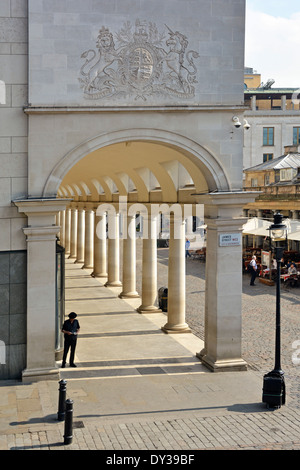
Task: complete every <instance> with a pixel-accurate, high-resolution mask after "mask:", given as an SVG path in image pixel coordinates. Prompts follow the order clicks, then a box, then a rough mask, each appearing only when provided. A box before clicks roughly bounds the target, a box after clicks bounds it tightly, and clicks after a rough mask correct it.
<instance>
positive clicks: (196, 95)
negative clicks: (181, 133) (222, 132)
mask: <svg viewBox="0 0 300 470" xmlns="http://www.w3.org/2000/svg"><path fill="white" fill-rule="evenodd" d="M244 14H245V0H235V1H234V2H233V1H231V0H222V1H220V0H197V1H195V0H163V1H161V0H74V1H72V2H70V1H67V0H59V1H54V0H52V1H49V2H47V1H44V2H43V1H36V0H29V19H30V21H29V40H30V57H29V64H30V79H31V83H30V95H29V102H30V103H31V104H32V105H35V106H40V105H44V106H45V105H47V106H53V105H60V106H61V105H68V106H79V105H80V106H111V105H113V106H115V105H123V106H129V105H132V106H140V105H145V106H153V105H159V106H164V105H166V106H168V105H170V106H173V105H175V104H176V105H179V106H180V105H184V106H186V105H194V106H198V105H203V104H204V105H211V104H227V105H228V104H242V103H243V100H244V98H243V75H244Z"/></svg>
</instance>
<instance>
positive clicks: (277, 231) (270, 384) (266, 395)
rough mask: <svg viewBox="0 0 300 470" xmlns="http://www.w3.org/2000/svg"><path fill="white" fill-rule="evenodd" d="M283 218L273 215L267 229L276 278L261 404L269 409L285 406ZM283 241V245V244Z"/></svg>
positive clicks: (284, 230) (285, 237) (284, 226)
mask: <svg viewBox="0 0 300 470" xmlns="http://www.w3.org/2000/svg"><path fill="white" fill-rule="evenodd" d="M282 219H283V216H282V215H281V214H280V213H278V212H277V213H276V214H275V215H274V223H273V224H272V225H271V226H270V227H269V233H270V240H272V242H273V246H274V251H275V259H276V263H277V278H276V331H275V366H274V369H273V370H272V371H271V372H269V373H268V374H266V375H265V376H264V383H263V400H262V401H263V402H264V403H266V404H267V406H268V407H270V408H280V407H281V405H284V404H285V382H284V372H283V371H282V369H281V359H280V355H281V344H280V340H281V338H280V334H281V332H280V327H281V325H280V275H281V260H282V257H283V253H284V249H285V247H286V239H287V226H286V225H285V224H283V223H282ZM283 241H284V242H285V243H283Z"/></svg>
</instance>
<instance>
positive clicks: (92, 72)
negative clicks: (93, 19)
mask: <svg viewBox="0 0 300 470" xmlns="http://www.w3.org/2000/svg"><path fill="white" fill-rule="evenodd" d="M166 34H167V36H166ZM188 44H189V42H188V40H187V37H186V36H185V35H183V34H181V33H180V32H178V31H176V32H174V31H172V30H171V29H170V28H169V27H168V26H166V29H165V30H164V31H163V32H162V33H160V32H159V31H158V29H157V27H156V25H155V23H151V22H149V23H148V22H146V21H140V20H136V23H135V28H133V27H132V25H131V24H130V22H127V23H125V24H124V25H123V28H122V29H121V30H120V31H119V32H118V33H117V34H116V35H115V38H114V36H113V34H112V33H111V32H110V30H109V29H108V28H106V27H104V26H103V27H102V29H101V30H100V31H99V35H98V40H97V43H96V48H97V50H94V49H89V50H87V51H85V52H83V54H82V55H81V58H82V59H85V62H84V64H83V65H82V67H81V69H80V77H79V82H80V85H81V88H82V89H83V92H84V97H85V98H86V99H90V100H101V99H104V98H108V97H117V96H118V97H121V96H123V97H128V96H132V97H134V99H135V100H138V99H142V100H144V101H146V100H147V97H149V96H153V95H157V94H160V95H171V96H175V97H176V98H181V99H187V98H193V97H194V95H195V87H194V84H195V83H197V81H196V76H197V69H196V66H195V64H194V61H193V59H196V58H198V57H199V54H198V53H197V52H196V51H193V50H187V47H188Z"/></svg>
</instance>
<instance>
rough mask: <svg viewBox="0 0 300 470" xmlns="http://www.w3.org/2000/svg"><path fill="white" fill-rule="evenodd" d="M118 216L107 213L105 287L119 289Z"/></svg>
mask: <svg viewBox="0 0 300 470" xmlns="http://www.w3.org/2000/svg"><path fill="white" fill-rule="evenodd" d="M119 218H120V216H119V214H118V213H116V212H114V211H111V212H109V213H108V226H109V228H108V262H107V282H106V283H105V286H106V287H121V286H122V283H121V281H120V235H119V234H120V232H119V230H120V229H119Z"/></svg>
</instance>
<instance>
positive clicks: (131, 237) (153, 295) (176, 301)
mask: <svg viewBox="0 0 300 470" xmlns="http://www.w3.org/2000/svg"><path fill="white" fill-rule="evenodd" d="M100 207H101V206H100ZM123 217H124V218H125V220H124V219H123ZM174 217H175V216H174V215H173V214H172V213H171V215H170V242H169V262H168V268H169V269H168V313H167V322H166V324H165V325H164V326H163V327H162V330H163V331H164V332H166V333H187V332H190V329H189V327H188V325H187V323H186V320H185V272H186V271H185V221H184V219H180V221H179V220H178V221H176V222H178V225H177V226H178V230H177V231H176V234H175V229H174V227H175V225H176V222H175V220H174ZM123 222H124V223H123ZM144 222H145V223H144V233H143V240H142V243H143V249H142V292H141V295H139V293H138V292H137V288H136V214H135V213H134V214H130V213H129V214H128V213H126V214H122V228H121V227H120V213H118V211H117V210H113V211H109V212H105V211H103V212H101V209H100V210H99V207H97V206H95V205H94V204H92V203H75V202H73V203H71V204H70V206H69V207H68V208H66V209H65V210H64V211H61V212H59V214H58V216H57V225H58V226H60V244H61V245H62V246H63V247H64V248H65V254H66V256H67V257H69V258H70V259H73V260H74V263H81V264H82V267H83V268H85V269H92V273H91V275H92V276H93V277H97V278H103V280H104V281H105V284H104V285H105V286H106V287H121V288H122V291H121V293H120V294H119V297H121V298H138V297H140V298H141V303H140V306H139V307H138V309H137V311H138V312H139V313H141V314H143V313H157V312H160V311H161V310H160V309H159V307H158V306H157V303H156V300H157V288H158V287H157V223H158V216H156V217H153V216H152V215H150V214H149V216H148V217H147V220H144ZM125 232H126V233H125ZM120 233H121V236H120ZM120 243H123V250H122V255H123V262H122V275H121V273H120V265H121V263H120V252H121V250H120Z"/></svg>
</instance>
